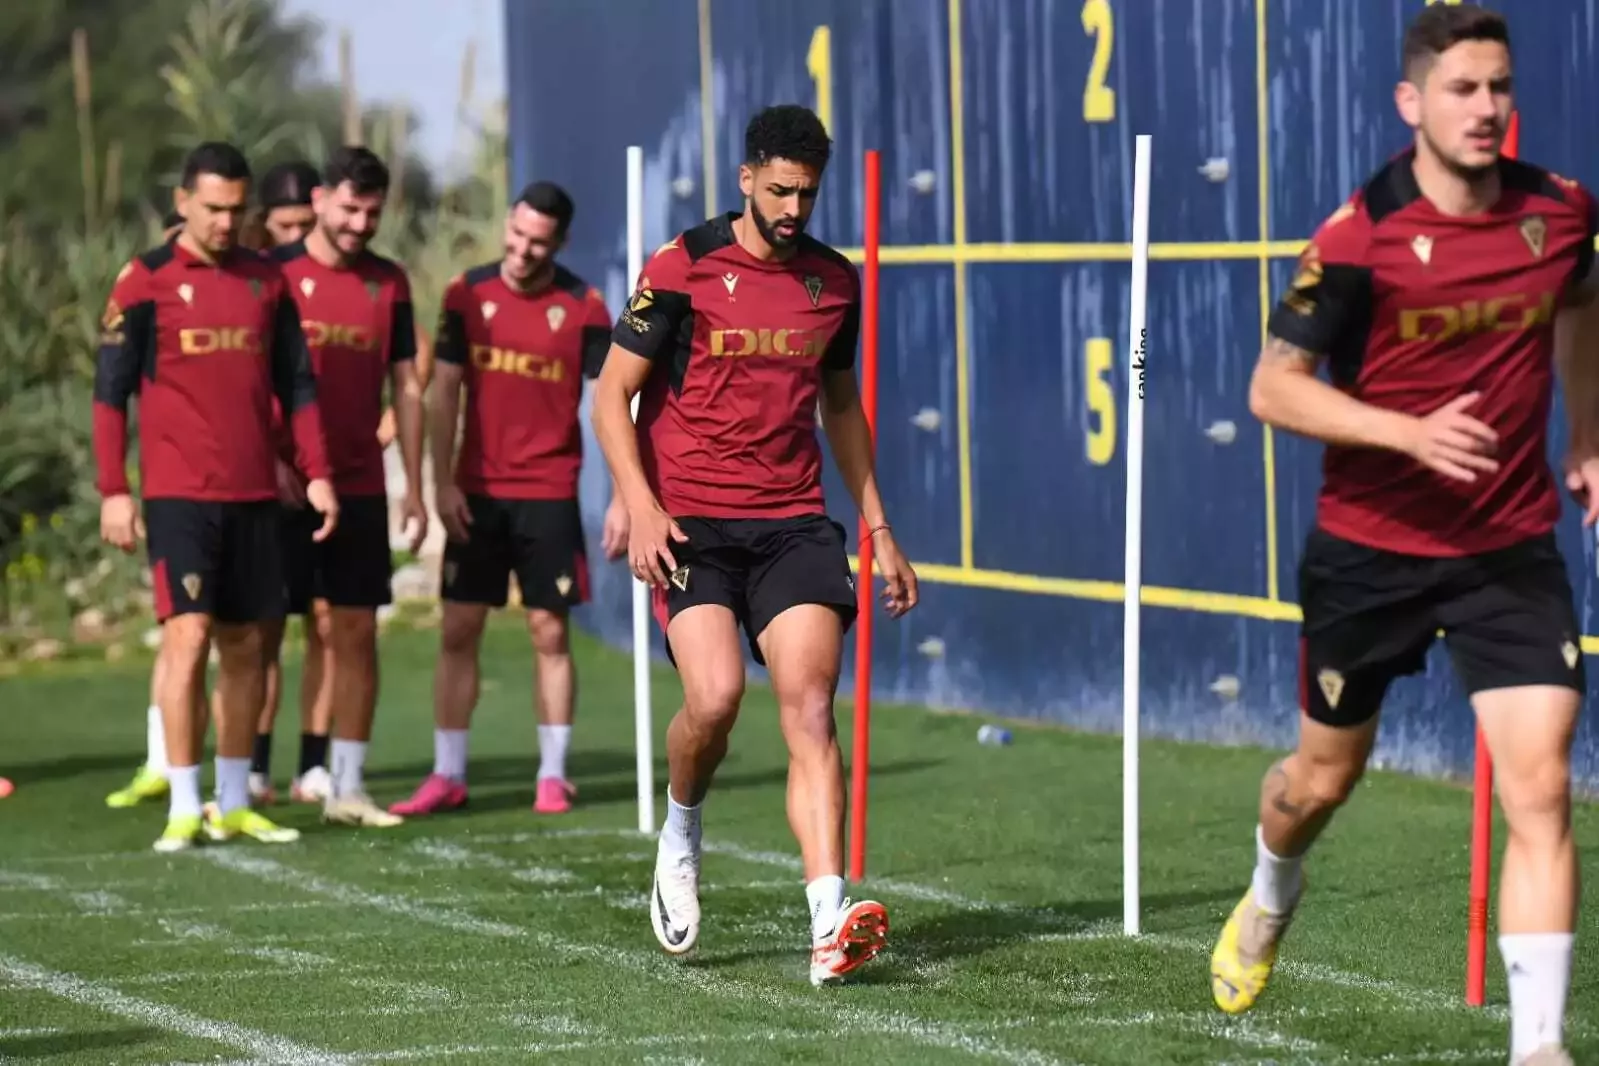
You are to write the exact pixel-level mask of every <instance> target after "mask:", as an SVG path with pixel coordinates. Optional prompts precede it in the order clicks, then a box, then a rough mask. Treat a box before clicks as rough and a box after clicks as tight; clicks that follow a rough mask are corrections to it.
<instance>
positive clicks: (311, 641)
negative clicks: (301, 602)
mask: <svg viewBox="0 0 1599 1066" xmlns="http://www.w3.org/2000/svg"><path fill="white" fill-rule="evenodd" d="M334 628H335V622H334V618H333V608H331V607H329V606H328V605H327V603H326V602H325V601H323V600H317V601H316V602H314V603H313V604H312V605H311V607H310V609H309V610H308V611H306V614H305V646H306V652H307V654H313V653H315V652H317V651H320V650H321V649H323V648H326V647H330V646H332V644H333V631H334Z"/></svg>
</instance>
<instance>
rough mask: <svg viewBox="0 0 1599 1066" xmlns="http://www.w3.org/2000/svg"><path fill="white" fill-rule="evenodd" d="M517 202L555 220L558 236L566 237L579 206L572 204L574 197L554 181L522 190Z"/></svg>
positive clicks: (542, 182) (539, 182)
mask: <svg viewBox="0 0 1599 1066" xmlns="http://www.w3.org/2000/svg"><path fill="white" fill-rule="evenodd" d="M516 202H517V203H518V204H526V205H527V206H528V207H531V208H532V209H533V210H535V211H537V212H538V213H539V214H541V215H549V216H550V217H551V218H553V219H555V233H556V235H557V236H565V235H566V230H567V227H568V226H570V225H571V224H572V216H573V215H574V214H575V213H576V212H577V205H576V204H574V203H572V197H571V196H570V195H568V194H567V191H566V190H565V189H563V188H561V187H560V186H559V185H557V184H555V182H553V181H535V182H533V183H532V184H531V185H529V186H528V187H527V188H525V189H523V190H522V195H521V196H518V197H517V198H516ZM512 206H515V205H512Z"/></svg>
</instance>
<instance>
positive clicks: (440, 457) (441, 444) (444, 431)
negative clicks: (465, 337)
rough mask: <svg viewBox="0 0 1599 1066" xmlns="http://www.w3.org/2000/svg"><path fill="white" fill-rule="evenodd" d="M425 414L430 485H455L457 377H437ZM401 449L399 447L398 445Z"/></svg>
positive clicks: (459, 400)
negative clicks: (430, 452)
mask: <svg viewBox="0 0 1599 1066" xmlns="http://www.w3.org/2000/svg"><path fill="white" fill-rule="evenodd" d="M431 395H432V402H431V403H430V404H429V405H428V413H429V414H430V415H431V416H432V421H431V424H430V425H429V426H428V439H429V441H430V443H431V444H432V446H433V484H434V485H436V486H439V487H444V486H448V485H453V484H455V427H456V424H457V421H458V420H459V418H460V414H461V379H460V377H459V376H456V375H450V374H440V375H439V379H438V382H437V387H436V388H435V389H434V390H433V391H432V394H431ZM400 446H401V447H402V448H403V447H404V446H405V445H404V444H403V443H402V444H401V445H400Z"/></svg>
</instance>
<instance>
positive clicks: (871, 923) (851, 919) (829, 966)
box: [811, 899, 888, 985]
mask: <svg viewBox="0 0 1599 1066" xmlns="http://www.w3.org/2000/svg"><path fill="white" fill-rule="evenodd" d="M887 943H888V911H887V910H886V909H884V907H883V905H882V904H881V903H878V902H877V901H876V900H870V899H863V900H861V901H860V902H859V903H851V902H850V901H849V900H845V901H844V905H843V906H842V907H840V908H839V911H838V923H837V924H836V925H834V926H833V931H832V932H831V933H829V934H827V935H826V936H822V937H815V938H813V939H812V941H811V984H813V985H824V984H828V983H830V982H832V983H836V982H839V981H842V980H843V979H844V975H845V974H847V973H850V972H852V971H854V970H855V969H857V968H858V967H861V966H864V965H865V964H866V963H868V962H871V961H872V960H873V959H875V958H877V953H878V952H880V951H882V950H883V947H884V946H885V945H886V944H887Z"/></svg>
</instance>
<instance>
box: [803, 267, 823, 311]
mask: <svg viewBox="0 0 1599 1066" xmlns="http://www.w3.org/2000/svg"><path fill="white" fill-rule="evenodd" d="M805 291H806V292H807V293H809V294H810V297H811V306H812V307H815V306H816V305H817V304H819V303H820V302H821V299H822V279H821V278H819V277H817V276H816V275H815V274H806V275H805Z"/></svg>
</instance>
